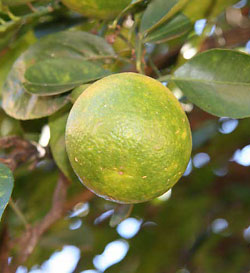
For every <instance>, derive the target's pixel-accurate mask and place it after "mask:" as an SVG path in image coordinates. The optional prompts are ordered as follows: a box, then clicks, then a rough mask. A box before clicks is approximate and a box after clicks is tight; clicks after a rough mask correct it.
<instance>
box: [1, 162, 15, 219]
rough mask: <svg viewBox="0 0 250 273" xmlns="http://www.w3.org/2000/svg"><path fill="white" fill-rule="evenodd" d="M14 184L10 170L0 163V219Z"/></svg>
mask: <svg viewBox="0 0 250 273" xmlns="http://www.w3.org/2000/svg"><path fill="white" fill-rule="evenodd" d="M13 186H14V178H13V175H12V172H11V170H10V169H9V168H8V167H7V166H6V165H4V164H1V163H0V220H1V218H2V215H3V212H4V210H5V208H6V206H7V204H8V202H9V199H10V196H11V192H12V189H13Z"/></svg>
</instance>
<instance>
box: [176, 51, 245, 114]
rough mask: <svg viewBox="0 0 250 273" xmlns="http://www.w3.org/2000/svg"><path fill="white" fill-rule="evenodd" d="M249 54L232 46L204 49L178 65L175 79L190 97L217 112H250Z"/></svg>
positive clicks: (209, 111)
mask: <svg viewBox="0 0 250 273" xmlns="http://www.w3.org/2000/svg"><path fill="white" fill-rule="evenodd" d="M249 71H250V56H249V55H247V54H245V53H242V52H238V51H233V50H222V49H214V50H210V51H206V52H204V53H201V54H199V55H197V56H195V57H194V58H192V59H191V60H189V61H187V62H186V63H185V64H184V65H182V66H181V67H180V68H178V69H177V70H176V71H175V73H174V77H173V78H172V80H173V81H174V82H175V83H176V84H177V85H178V87H179V88H180V89H181V90H182V91H183V93H184V94H185V95H186V96H187V97H188V99H189V100H190V101H191V102H193V103H194V104H196V105H197V106H199V107H200V108H202V109H203V110H205V111H206V112H208V113H211V114H213V115H216V116H222V117H224V116H227V117H231V118H244V117H249V116H250V78H249Z"/></svg>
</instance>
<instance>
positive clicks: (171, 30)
mask: <svg viewBox="0 0 250 273" xmlns="http://www.w3.org/2000/svg"><path fill="white" fill-rule="evenodd" d="M191 29H192V24H191V21H190V20H189V19H188V18H187V17H186V16H185V15H183V14H182V13H180V14H178V15H176V16H175V17H174V18H173V19H172V20H170V21H169V22H167V23H165V24H162V25H161V26H159V27H158V28H156V29H154V30H153V31H152V32H150V33H149V34H148V35H147V36H146V37H145V39H144V42H146V43H147V42H158V43H160V42H166V41H168V40H171V39H175V38H178V37H179V36H181V35H183V34H185V33H187V32H188V31H190V30H191Z"/></svg>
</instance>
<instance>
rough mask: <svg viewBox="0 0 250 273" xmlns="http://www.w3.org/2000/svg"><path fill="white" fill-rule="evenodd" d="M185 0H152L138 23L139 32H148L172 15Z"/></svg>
mask: <svg viewBox="0 0 250 273" xmlns="http://www.w3.org/2000/svg"><path fill="white" fill-rule="evenodd" d="M186 2H187V0H168V1H166V0H153V1H152V2H151V3H150V4H149V5H148V7H147V9H146V11H145V12H144V14H143V16H142V20H141V25H140V32H141V33H149V32H150V31H152V30H153V29H155V28H157V27H159V26H160V25H161V24H162V23H164V22H166V21H167V20H169V19H170V18H171V17H172V16H174V15H175V14H176V13H177V12H178V11H179V10H180V9H181V8H182V7H183V6H184V5H185V4H186Z"/></svg>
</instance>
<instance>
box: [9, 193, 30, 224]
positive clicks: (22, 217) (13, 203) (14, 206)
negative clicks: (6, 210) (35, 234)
mask: <svg viewBox="0 0 250 273" xmlns="http://www.w3.org/2000/svg"><path fill="white" fill-rule="evenodd" d="M9 205H10V207H11V208H12V209H13V211H14V212H15V214H16V215H17V217H18V218H19V220H20V221H21V222H22V223H23V224H24V226H25V228H26V229H28V228H29V226H30V225H29V223H28V221H27V220H26V218H25V216H24V214H23V213H22V211H21V210H20V209H19V207H18V205H17V204H16V203H15V202H14V201H13V200H12V198H10V200H9Z"/></svg>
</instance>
